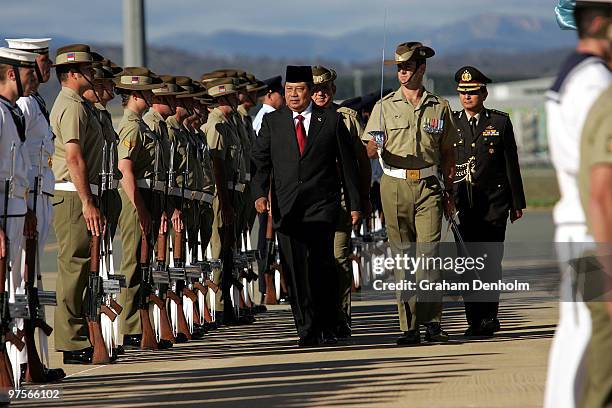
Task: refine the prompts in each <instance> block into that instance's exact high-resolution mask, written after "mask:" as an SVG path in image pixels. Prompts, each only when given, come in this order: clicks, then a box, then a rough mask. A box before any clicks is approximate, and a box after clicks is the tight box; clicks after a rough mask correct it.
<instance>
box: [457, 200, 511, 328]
mask: <svg viewBox="0 0 612 408" xmlns="http://www.w3.org/2000/svg"><path fill="white" fill-rule="evenodd" d="M459 221H460V224H459V231H460V232H461V236H462V237H463V240H464V241H465V243H466V248H467V249H468V252H469V254H464V255H463V256H468V255H469V256H471V257H481V256H485V257H486V258H485V259H486V261H485V268H484V270H483V271H481V272H480V279H481V280H482V281H483V282H497V281H498V280H500V279H501V278H502V265H501V264H502V259H503V257H504V244H503V242H504V240H505V237H506V222H507V221H506V219H505V218H504V219H501V220H498V222H495V223H493V222H489V221H485V220H483V219H482V213H481V212H476V211H470V210H465V211H461V209H460V210H459ZM463 300H464V305H465V317H466V319H467V322H468V324H469V325H478V324H480V322H481V321H482V320H483V319H496V318H497V311H498V309H499V292H494V291H488V292H486V293H485V292H471V293H466V294H464V296H463Z"/></svg>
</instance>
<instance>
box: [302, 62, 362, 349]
mask: <svg viewBox="0 0 612 408" xmlns="http://www.w3.org/2000/svg"><path fill="white" fill-rule="evenodd" d="M312 77H313V79H314V88H313V92H312V101H313V102H314V103H315V104H317V105H318V106H320V107H322V108H331V109H333V110H335V111H336V112H338V113H339V114H340V115H341V116H342V120H343V122H344V124H345V125H346V128H347V129H348V130H349V133H350V135H351V138H352V139H353V140H352V144H353V148H354V150H355V156H356V157H357V162H358V164H359V180H360V196H361V197H360V199H361V209H362V211H363V213H364V214H369V213H370V212H371V205H370V179H371V175H372V168H371V166H370V160H369V159H368V156H367V154H366V150H365V147H364V146H363V143H362V142H361V139H360V137H361V134H362V133H363V126H362V125H361V122H360V121H359V119H358V116H357V112H356V111H354V110H353V109H350V108H346V107H340V106H339V105H338V104H336V103H334V95H335V93H336V85H335V84H334V81H335V80H336V78H337V74H336V71H334V70H333V69H328V68H325V67H322V66H314V67H312ZM345 201H346V200H345V199H344V197H343V199H342V201H341V204H342V209H341V211H340V214H339V215H338V223H337V224H336V232H335V234H334V256H335V258H336V265H337V266H338V290H339V292H338V294H339V299H338V300H339V304H338V328H337V332H336V335H337V336H338V337H339V338H346V337H349V336H350V335H351V287H352V282H353V272H352V268H351V261H350V260H349V255H350V245H349V240H350V238H351V231H352V222H351V215H350V213H349V212H348V211H346V202H345Z"/></svg>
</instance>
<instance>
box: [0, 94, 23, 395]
mask: <svg viewBox="0 0 612 408" xmlns="http://www.w3.org/2000/svg"><path fill="white" fill-rule="evenodd" d="M13 145H14V146H15V156H14V157H15V161H14V164H13V170H14V172H13V180H12V186H11V192H12V193H11V194H10V195H9V201H8V216H9V217H8V219H7V223H6V231H5V233H6V236H7V238H8V240H9V242H10V252H9V260H10V267H11V272H10V274H8V273H7V278H6V284H5V289H6V291H7V292H9V294H10V296H9V302H14V299H15V293H19V294H23V293H25V287H24V281H23V278H22V275H21V274H22V261H23V259H22V250H23V248H25V238H24V236H23V224H24V216H25V213H26V211H27V207H26V194H27V191H28V188H29V183H28V170H29V168H30V159H29V157H28V154H27V151H26V148H25V145H24V143H23V142H22V141H21V139H20V138H19V133H18V131H17V127H16V126H15V122H14V121H13V117H12V115H11V111H10V103H9V102H8V101H7V100H6V99H3V98H0V215H3V214H4V199H5V194H6V192H5V180H6V179H7V178H8V177H9V176H10V173H11V164H12V159H11V157H12V156H11V146H13ZM15 324H16V326H17V327H19V328H23V319H15ZM6 346H7V350H8V355H9V358H10V360H11V364H12V366H13V375H14V376H15V374H17V373H20V371H19V370H20V365H21V364H22V363H25V362H26V353H25V347H24V349H23V350H22V351H21V352H19V351H17V348H16V347H15V346H13V345H11V344H10V343H7V344H6ZM15 383H16V384H18V383H19V381H18V379H17V378H16V379H15Z"/></svg>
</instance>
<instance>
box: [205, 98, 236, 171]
mask: <svg viewBox="0 0 612 408" xmlns="http://www.w3.org/2000/svg"><path fill="white" fill-rule="evenodd" d="M201 129H202V131H204V133H205V134H206V142H207V143H208V148H209V150H210V154H211V157H213V158H214V157H217V158H219V159H221V160H223V162H224V164H225V177H226V179H227V180H228V182H231V181H234V180H235V178H234V177H235V176H236V175H237V171H238V169H239V168H240V163H239V162H240V156H241V154H240V148H241V146H240V136H239V135H238V133H237V129H236V127H235V126H233V125H232V124H231V123H229V121H228V119H227V118H226V117H225V115H224V114H223V112H221V110H220V109H219V108H215V109H213V110H212V111H211V112H210V114H209V115H208V121H207V122H206V123H205V124H204V125H202V127H201ZM236 181H239V179H237V178H236Z"/></svg>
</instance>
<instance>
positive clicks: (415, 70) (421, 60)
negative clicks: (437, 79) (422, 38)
mask: <svg viewBox="0 0 612 408" xmlns="http://www.w3.org/2000/svg"><path fill="white" fill-rule="evenodd" d="M421 65H425V60H424V59H420V58H419V59H417V60H416V67H415V68H414V71H413V72H412V74H411V75H410V77H409V78H408V80H407V81H406V84H409V83H410V81H412V78H413V77H414V74H416V73H417V71H418V70H419V68H421ZM402 85H404V84H402Z"/></svg>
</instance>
